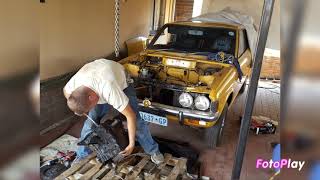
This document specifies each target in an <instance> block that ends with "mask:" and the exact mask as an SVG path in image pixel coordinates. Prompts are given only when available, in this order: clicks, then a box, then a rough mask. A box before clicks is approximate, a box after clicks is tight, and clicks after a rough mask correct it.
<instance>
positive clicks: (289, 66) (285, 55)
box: [280, 0, 308, 124]
mask: <svg viewBox="0 0 320 180" xmlns="http://www.w3.org/2000/svg"><path fill="white" fill-rule="evenodd" d="M291 3H292V5H293V6H292V10H291V11H290V14H291V16H292V18H291V19H290V20H291V21H290V22H289V27H287V29H286V28H285V30H288V31H286V34H288V36H281V43H282V45H281V62H283V63H282V64H283V65H282V67H281V72H282V76H281V87H280V92H285V93H283V94H281V96H280V112H281V113H280V119H281V121H282V124H284V123H285V121H286V116H287V113H286V112H287V107H288V106H287V102H288V100H287V99H288V98H287V97H288V94H289V87H290V76H291V74H292V70H293V65H294V64H295V62H296V48H297V41H298V36H299V33H300V30H301V24H302V20H303V17H304V12H305V6H306V3H308V1H306V0H305V1H301V0H294V1H292V2H291Z"/></svg>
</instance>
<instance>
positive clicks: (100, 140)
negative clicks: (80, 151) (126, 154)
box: [78, 114, 123, 164]
mask: <svg viewBox="0 0 320 180" xmlns="http://www.w3.org/2000/svg"><path fill="white" fill-rule="evenodd" d="M85 116H86V117H87V118H88V119H89V120H90V121H91V122H92V123H93V124H94V127H93V128H92V129H93V131H92V132H90V133H89V134H87V135H86V136H85V137H84V138H83V139H82V140H80V142H79V143H78V145H84V146H88V147H89V148H90V149H91V150H93V151H96V152H97V159H98V161H100V162H101V163H102V164H106V163H107V161H109V160H110V159H112V161H113V162H119V161H121V160H122V159H123V155H120V154H119V153H120V152H121V149H120V146H119V144H118V143H117V141H116V139H115V138H114V136H113V135H112V133H111V130H110V129H108V128H105V127H103V126H101V125H98V124H97V123H96V122H95V121H94V120H93V119H91V118H90V117H89V116H88V115H86V114H85Z"/></svg>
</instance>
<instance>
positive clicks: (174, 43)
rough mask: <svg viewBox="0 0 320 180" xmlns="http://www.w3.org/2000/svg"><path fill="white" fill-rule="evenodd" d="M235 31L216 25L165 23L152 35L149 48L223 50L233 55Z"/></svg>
mask: <svg viewBox="0 0 320 180" xmlns="http://www.w3.org/2000/svg"><path fill="white" fill-rule="evenodd" d="M235 44H236V32H235V30H233V29H227V28H220V27H219V28H218V27H194V26H186V25H175V24H169V25H165V26H164V27H163V28H162V29H161V30H160V31H159V32H158V34H157V35H156V36H155V37H154V39H153V40H152V41H151V43H150V45H149V49H158V50H165V51H176V52H189V53H201V52H202V53H217V52H220V51H222V52H224V53H227V54H231V55H235Z"/></svg>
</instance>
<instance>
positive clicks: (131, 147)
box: [119, 144, 134, 156]
mask: <svg viewBox="0 0 320 180" xmlns="http://www.w3.org/2000/svg"><path fill="white" fill-rule="evenodd" d="M133 149H134V145H131V144H129V145H128V146H127V147H126V148H125V149H124V150H123V151H121V152H120V153H119V154H121V155H124V156H128V155H130V154H131V153H132V151H133Z"/></svg>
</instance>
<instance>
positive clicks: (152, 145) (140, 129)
mask: <svg viewBox="0 0 320 180" xmlns="http://www.w3.org/2000/svg"><path fill="white" fill-rule="evenodd" d="M124 93H125V94H126V95H127V96H128V98H129V104H130V106H131V108H132V109H133V110H134V112H135V113H136V116H137V131H136V138H137V141H138V142H139V143H140V145H141V146H142V147H143V149H144V151H145V152H146V153H148V154H150V155H154V154H161V153H160V151H159V147H158V143H156V142H155V141H154V140H153V139H152V136H151V133H150V130H149V127H148V123H147V122H145V121H144V120H142V119H141V117H140V114H139V110H138V100H137V95H136V92H135V89H134V88H133V87H132V86H130V85H129V87H127V88H126V89H125V90H124Z"/></svg>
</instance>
